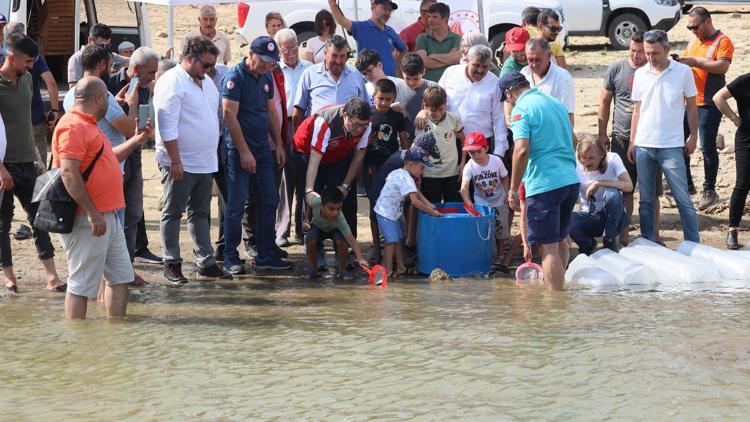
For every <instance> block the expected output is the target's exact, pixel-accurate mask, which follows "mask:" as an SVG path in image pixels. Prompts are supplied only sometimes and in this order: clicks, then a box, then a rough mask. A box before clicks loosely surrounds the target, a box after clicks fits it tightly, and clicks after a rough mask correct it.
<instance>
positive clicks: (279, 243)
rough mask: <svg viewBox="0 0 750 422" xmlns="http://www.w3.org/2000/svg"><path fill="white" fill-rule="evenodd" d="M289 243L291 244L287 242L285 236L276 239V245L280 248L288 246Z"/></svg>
mask: <svg viewBox="0 0 750 422" xmlns="http://www.w3.org/2000/svg"><path fill="white" fill-rule="evenodd" d="M290 245H291V244H290V243H289V239H287V238H286V237H280V238H278V239H276V246H278V247H280V248H286V247H287V246H290Z"/></svg>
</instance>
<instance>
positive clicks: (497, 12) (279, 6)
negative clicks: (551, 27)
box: [237, 0, 692, 49]
mask: <svg viewBox="0 0 750 422" xmlns="http://www.w3.org/2000/svg"><path fill="white" fill-rule="evenodd" d="M682 1H692V0H682ZM396 3H397V4H398V6H399V7H398V10H396V11H394V13H393V15H392V16H391V20H390V21H389V23H388V24H389V25H390V26H392V27H393V28H394V29H395V30H396V31H397V32H398V31H400V30H401V29H402V28H404V27H405V26H407V25H409V24H410V23H412V22H414V21H416V20H417V18H418V17H419V3H420V1H419V0H396ZM339 4H340V6H341V8H342V10H343V12H344V14H345V15H346V16H347V17H348V18H350V19H353V20H364V19H367V18H368V17H369V16H370V2H369V1H368V0H341V1H340V2H339ZM483 4H484V5H485V9H486V10H487V12H486V16H487V23H486V25H485V26H486V28H487V34H488V38H489V40H490V44H491V46H492V47H493V49H494V48H497V47H498V46H499V45H500V44H501V43H502V41H503V39H504V37H505V31H507V30H508V29H510V28H512V27H513V26H518V25H520V24H521V11H522V10H523V9H524V8H526V7H527V6H536V7H539V8H550V9H554V10H555V11H557V13H558V14H559V15H560V16H561V18H562V22H561V24H562V25H563V28H564V30H563V33H561V34H560V36H559V40H560V41H561V42H563V43H564V42H565V41H566V36H567V35H604V36H607V37H608V38H609V40H610V42H611V43H612V46H613V47H614V48H616V49H627V48H628V46H629V45H630V36H631V35H632V33H633V32H634V31H637V30H649V29H654V28H656V29H663V30H669V29H671V28H672V27H673V26H674V25H675V24H677V21H679V20H680V16H681V13H680V3H679V1H678V0H520V1H511V0H483ZM327 8H328V2H327V1H325V0H309V1H299V0H291V1H287V0H275V1H253V2H247V3H245V2H242V1H240V3H239V4H238V6H237V12H238V13H237V18H238V25H237V26H238V28H239V29H238V30H237V33H238V34H239V35H241V36H242V37H244V38H245V39H246V40H252V39H253V38H255V37H257V36H258V35H261V34H262V33H263V32H265V16H266V13H268V12H270V11H276V12H280V13H281V14H282V16H284V19H285V20H286V22H287V25H289V26H290V27H291V28H292V29H294V30H295V31H296V32H297V34H298V36H299V38H300V41H304V40H306V39H308V38H311V37H313V36H314V35H315V32H314V31H313V19H314V18H315V14H316V13H317V12H318V11H319V10H320V9H327ZM452 12H453V11H452ZM339 33H341V34H342V35H344V33H343V32H342V31H341V29H340V28H339ZM350 45H351V46H352V48H354V47H355V45H354V42H353V40H350Z"/></svg>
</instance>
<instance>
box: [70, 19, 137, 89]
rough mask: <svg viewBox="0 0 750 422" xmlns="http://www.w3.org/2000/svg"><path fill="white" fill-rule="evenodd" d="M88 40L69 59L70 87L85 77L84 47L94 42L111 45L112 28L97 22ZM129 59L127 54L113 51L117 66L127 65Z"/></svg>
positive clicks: (113, 60) (113, 59)
mask: <svg viewBox="0 0 750 422" xmlns="http://www.w3.org/2000/svg"><path fill="white" fill-rule="evenodd" d="M87 41H88V43H87V44H86V45H84V46H83V47H81V49H80V50H78V51H76V53H75V54H73V55H72V56H70V59H68V85H69V86H70V87H73V86H74V85H75V84H76V82H78V80H79V79H81V78H82V77H83V64H82V63H81V55H82V54H83V49H84V48H86V46H89V45H92V44H97V45H107V46H108V45H110V44H111V43H112V29H110V27H109V26H107V25H105V24H103V23H97V24H96V25H94V26H92V27H91V30H90V31H89V37H88V40H87ZM129 61H130V59H128V58H127V57H125V56H121V55H119V54H117V53H112V62H113V63H115V64H116V65H117V66H120V67H127V66H128V63H129Z"/></svg>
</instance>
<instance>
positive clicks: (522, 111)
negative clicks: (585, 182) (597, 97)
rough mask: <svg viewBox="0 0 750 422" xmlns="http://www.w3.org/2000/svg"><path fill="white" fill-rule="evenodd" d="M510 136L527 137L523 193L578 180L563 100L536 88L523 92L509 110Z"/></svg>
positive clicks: (570, 130) (570, 133) (537, 191)
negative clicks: (526, 162)
mask: <svg viewBox="0 0 750 422" xmlns="http://www.w3.org/2000/svg"><path fill="white" fill-rule="evenodd" d="M510 121H511V129H512V130H513V139H514V140H518V139H524V138H526V139H528V140H529V146H530V151H529V164H528V166H527V167H526V173H524V175H523V183H524V185H525V186H526V196H534V195H538V194H540V193H544V192H549V191H552V190H555V189H559V188H561V187H564V186H568V185H572V184H576V183H578V175H577V174H576V157H575V153H574V152H573V130H572V128H571V126H570V118H569V117H568V109H567V108H565V106H564V105H563V103H561V102H560V101H558V100H557V99H555V98H552V97H550V96H549V95H546V94H542V93H541V92H539V91H538V90H537V89H536V88H532V89H529V90H528V91H526V92H524V93H523V94H522V95H521V97H520V98H519V99H518V101H516V105H515V107H513V111H512V112H511V117H510Z"/></svg>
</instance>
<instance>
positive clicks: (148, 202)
mask: <svg viewBox="0 0 750 422" xmlns="http://www.w3.org/2000/svg"><path fill="white" fill-rule="evenodd" d="M217 9H218V11H219V23H218V26H219V28H220V29H222V30H224V31H225V32H228V33H232V32H233V31H234V26H235V25H236V6H233V5H224V6H218V7H217ZM748 11H750V7H722V8H721V11H720V12H716V13H715V14H714V25H715V26H716V27H717V28H718V29H721V30H723V31H724V32H726V33H727V34H728V35H729V36H730V37H731V38H732V41H733V42H734V43H735V59H734V61H733V63H732V66H731V67H730V70H729V74H728V75H727V80H728V81H731V80H733V79H734V78H735V77H737V76H739V75H740V74H742V73H743V72H744V71H745V70H746V69H750V66H749V65H750V58H748V56H747V53H748V41H747V40H749V39H750V26H748V25H747V24H746V23H743V22H744V21H743V18H746V17H747V12H748ZM149 15H150V19H151V24H152V34H153V35H154V47H155V48H156V49H157V50H158V51H163V50H164V49H165V47H166V44H167V40H166V38H160V37H158V36H157V35H158V34H159V33H160V32H162V31H165V30H166V8H164V7H157V6H149ZM196 16H197V8H196V7H180V8H177V10H176V12H175V18H176V20H175V30H176V36H175V39H176V40H179V39H180V36H181V34H182V33H184V32H186V31H188V30H190V29H192V28H193V27H194V24H195V22H196ZM685 25H686V23H685V18H683V19H682V20H681V21H680V22H679V23H678V25H677V27H676V28H674V29H673V30H672V31H670V33H669V35H670V38H671V40H672V41H673V50H675V51H676V52H680V51H681V50H682V49H683V48H684V46H685V45H686V44H687V42H688V41H689V40H690V39H691V37H692V34H691V33H690V32H689V31H688V30H687V29H686V28H685ZM570 41H571V45H570V46H569V49H567V51H566V55H567V60H568V63H569V64H570V68H571V71H572V73H573V76H574V77H575V83H576V90H577V95H576V104H577V105H576V131H578V132H591V133H596V131H597V126H596V119H597V117H596V110H597V104H598V98H599V90H600V87H601V84H602V77H603V74H604V71H605V70H606V68H607V66H608V65H609V64H610V63H612V62H614V61H616V60H619V59H621V58H624V57H625V53H624V52H620V51H613V50H611V49H609V48H608V47H607V45H606V39H605V38H604V37H572V38H571V40H570ZM232 49H233V54H232V55H233V60H234V62H235V63H236V61H237V60H239V58H240V57H241V56H242V55H243V54H246V52H247V49H246V48H245V49H241V48H240V44H239V42H238V41H236V40H233V41H232ZM720 133H721V134H723V135H724V136H725V138H726V144H727V147H726V148H725V149H724V150H723V151H721V153H720V159H721V164H720V169H719V176H718V180H717V192H718V193H719V196H720V198H721V199H720V201H719V202H718V203H717V204H716V205H715V206H713V207H712V208H710V209H709V210H707V211H706V212H700V213H699V223H700V228H701V240H702V241H703V242H704V243H707V244H709V245H712V246H717V247H723V242H724V236H725V234H726V228H727V223H728V207H729V196H730V194H731V190H732V188H733V185H734V171H735V168H734V147H733V140H734V129H733V126H732V124H731V122H728V121H726V120H725V121H723V122H722V124H721V129H720ZM143 163H144V165H143V172H144V179H145V186H144V206H145V207H146V220H147V228H148V235H149V242H150V248H151V250H152V251H154V252H155V253H157V254H160V253H161V241H160V238H159V216H160V215H159V211H158V210H157V208H156V207H157V200H158V198H159V195H160V192H161V185H160V183H159V176H158V170H157V169H156V163H155V161H154V154H153V151H145V152H144V154H143ZM691 167H692V172H693V176H694V179H695V184H696V186H698V187H700V186H701V183H702V181H703V162H702V159H701V154H700V152H699V151H697V152H696V153H695V154H694V155H693V160H692V166H691ZM636 199H637V198H636ZM694 199H697V198H694ZM360 204H361V206H360V207H359V209H360V210H363V211H361V212H360V217H359V232H360V234H361V235H360V241H361V242H362V243H363V245H364V246H365V255H366V256H368V255H369V248H368V245H369V241H370V236H369V222H368V219H367V218H366V213H367V206H366V205H365V202H364V201H363V200H362V199H360ZM212 215H213V216H214V219H213V220H212V231H213V235H214V239H215V238H216V236H217V224H218V222H217V219H216V218H215V216H216V215H217V211H216V204H215V201H214V207H213V212H212ZM24 218H25V215H24V213H23V211H22V209H21V207H20V206H16V217H15V221H14V229H15V227H16V226H17V224H18V223H21V222H24V221H23V220H24ZM633 220H634V221H633V222H632V223H633V224H632V226H631V228H632V230H631V236H637V235H639V229H638V219H637V215H636V216H635V217H634V219H633ZM743 225H744V226H745V230H746V228H747V225H746V223H745V224H743ZM661 228H662V236H663V239H664V240H665V241H666V242H667V244H668V245H669V246H672V247H674V246H676V245H677V244H678V243H679V242H680V241H681V240H682V231H681V225H680V220H679V216H678V214H677V210H676V208H674V205H673V204H668V203H667V204H665V207H664V208H663V217H662V225H661ZM516 231H517V227H516V228H515V229H514V232H516ZM740 237H741V241H745V240H747V237H748V236H747V234H746V232H743V233H740ZM53 239H54V243H55V245H56V247H57V253H58V255H57V256H56V257H55V261H56V263H57V266H58V270H59V273H60V276H61V278H63V279H65V278H66V277H67V271H66V264H65V256H64V253H63V251H62V248H61V247H60V244H59V241H58V240H57V237H56V236H53ZM12 244H13V250H14V262H15V270H16V273H17V274H18V276H19V287H20V289H21V290H22V291H25V290H36V289H41V288H42V286H43V282H42V279H43V277H42V276H43V272H42V270H41V265H40V264H39V263H38V261H37V259H36V253H35V249H34V246H33V244H32V241H31V240H24V241H16V240H13V241H12ZM191 246H192V244H191V241H190V238H189V236H188V233H187V230H186V229H184V230H183V231H182V253H183V258H185V260H186V264H185V265H184V272H185V275H186V276H188V277H189V278H191V277H192V276H194V272H195V271H194V266H193V262H194V260H193V256H192V253H191ZM288 251H289V252H290V258H291V259H292V260H293V261H295V263H296V264H297V265H296V267H295V270H294V272H293V274H295V275H299V274H301V272H302V270H303V268H304V264H303V259H304V255H303V251H302V247H301V246H298V245H296V246H292V247H290V248H288ZM136 271H137V272H138V273H139V274H141V275H142V276H143V277H144V278H145V279H146V280H147V281H149V282H151V283H163V282H164V279H163V277H162V276H161V267H159V266H153V265H142V264H136ZM288 275H289V273H283V274H280V275H276V276H269V277H268V278H269V279H273V278H277V277H286V276H288ZM247 277H253V278H257V276H256V275H251V276H247ZM260 277H261V278H265V277H266V275H260Z"/></svg>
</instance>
